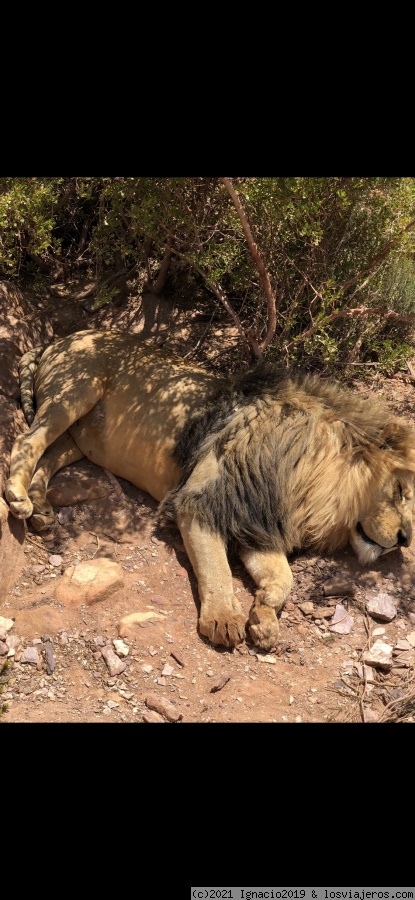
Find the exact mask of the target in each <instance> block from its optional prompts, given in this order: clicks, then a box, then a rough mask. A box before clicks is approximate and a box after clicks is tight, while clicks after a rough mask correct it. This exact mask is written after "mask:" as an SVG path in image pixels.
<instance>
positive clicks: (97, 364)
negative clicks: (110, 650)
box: [6, 331, 415, 650]
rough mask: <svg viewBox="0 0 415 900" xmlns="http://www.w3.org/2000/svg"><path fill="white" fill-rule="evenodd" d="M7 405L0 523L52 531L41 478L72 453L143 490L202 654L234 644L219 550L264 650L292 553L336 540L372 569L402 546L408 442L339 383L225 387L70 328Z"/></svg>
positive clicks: (264, 372)
mask: <svg viewBox="0 0 415 900" xmlns="http://www.w3.org/2000/svg"><path fill="white" fill-rule="evenodd" d="M21 396H22V405H23V409H24V411H25V414H26V417H27V419H28V421H29V423H32V424H31V425H30V429H29V431H28V432H26V433H24V434H21V435H20V436H19V437H18V438H17V440H16V442H15V444H14V447H13V450H12V455H11V466H10V478H9V480H8V482H7V486H6V498H7V501H8V503H9V506H10V509H11V511H12V513H13V514H14V515H15V516H17V517H18V518H21V519H28V518H31V522H32V524H33V527H34V528H35V529H37V530H38V531H42V530H45V529H48V528H50V527H51V525H52V523H53V511H52V508H51V506H50V504H49V502H48V500H47V499H46V491H47V486H48V482H49V480H50V478H51V477H52V475H53V474H54V473H55V472H57V471H58V469H60V468H62V466H66V465H68V464H69V463H72V462H76V461H77V460H79V459H81V458H82V457H83V456H86V457H87V458H88V459H90V460H92V462H94V463H96V464H97V465H100V466H104V467H105V468H106V469H108V470H109V471H110V472H113V473H114V475H118V476H120V477H121V478H125V479H127V480H128V481H131V482H132V483H133V484H134V485H136V486H137V487H138V488H140V489H142V490H144V491H148V493H149V494H151V495H152V497H154V498H155V499H156V500H159V501H161V506H160V515H161V517H162V520H164V521H167V522H174V523H175V524H176V525H177V526H178V527H179V529H180V531H181V534H182V537H183V541H184V544H185V547H186V551H187V553H188V555H189V558H190V561H191V563H192V566H193V569H194V571H195V574H196V577H197V581H198V588H199V597H200V618H199V628H200V632H201V634H202V635H205V636H206V637H208V638H209V640H210V641H211V642H212V643H213V644H222V645H225V646H227V647H232V646H234V645H235V644H238V643H240V642H241V641H243V640H244V638H245V628H246V624H247V623H246V616H245V615H244V613H243V610H242V608H241V606H240V604H239V603H238V600H237V599H236V598H235V597H234V596H233V589H232V576H231V571H230V568H229V564H228V559H227V548H228V546H230V545H233V546H235V547H236V548H237V550H238V552H239V555H240V557H241V559H242V561H243V563H244V565H245V566H246V568H247V570H248V572H249V573H250V575H251V576H252V578H253V579H254V581H255V583H256V585H257V588H258V589H257V591H256V595H255V599H254V602H253V604H252V608H251V611H250V613H249V631H250V635H251V638H252V640H253V641H254V643H255V644H256V645H257V646H258V647H260V648H261V649H264V650H269V649H271V648H272V647H274V646H275V644H276V642H277V639H278V618H277V616H278V613H279V612H280V611H281V609H282V607H283V605H284V602H285V600H286V598H287V596H288V594H289V592H290V590H291V587H292V582H293V578H292V573H291V570H290V567H289V565H288V562H287V555H289V554H290V553H292V551H293V550H299V549H301V548H303V549H306V548H314V550H316V551H317V552H323V551H326V552H330V553H331V552H332V551H334V550H336V549H338V548H340V547H344V546H345V545H346V544H347V543H348V542H350V544H351V546H352V547H353V549H354V551H355V552H356V554H357V556H358V558H359V560H360V562H361V563H362V564H364V565H370V564H372V563H374V562H375V561H376V560H377V559H378V557H380V556H382V555H383V554H385V553H389V552H390V551H391V550H393V549H395V548H396V547H407V546H408V545H409V543H410V541H411V538H412V515H413V504H414V477H415V431H414V429H412V428H411V427H410V426H409V425H408V424H406V423H405V422H404V421H401V420H399V419H397V418H395V417H394V416H393V415H391V413H390V412H388V410H387V409H386V408H385V407H384V406H382V405H381V404H380V403H378V402H375V401H373V400H372V399H371V400H370V401H369V400H365V399H362V398H361V397H359V396H357V395H356V394H353V393H352V392H350V391H346V390H344V389H343V388H341V387H340V386H339V385H338V384H335V383H332V382H326V381H321V380H320V379H319V378H317V377H315V376H310V375H305V376H301V377H300V376H293V377H282V378H281V377H280V376H278V375H277V373H276V372H275V370H274V369H273V368H272V367H270V366H267V365H263V366H260V367H257V368H256V369H253V370H252V371H249V372H248V373H245V374H244V375H242V376H241V377H239V378H238V379H236V380H234V381H233V382H232V383H231V384H230V383H229V382H228V381H227V380H223V379H220V378H218V377H216V376H215V375H212V374H210V373H208V372H205V371H204V370H203V369H200V368H197V367H195V366H192V365H188V364H187V363H185V362H184V361H182V360H181V359H179V358H175V357H172V356H170V355H168V354H166V353H164V351H161V350H157V349H154V348H153V347H151V346H148V345H146V344H144V343H143V342H142V341H141V340H140V339H139V338H138V337H136V336H135V335H131V334H125V333H121V332H111V331H97V332H93V331H81V332H79V333H77V334H73V335H71V336H70V337H67V338H64V339H63V340H60V341H58V342H57V343H55V344H53V345H51V346H49V347H48V348H47V349H46V350H44V351H42V350H41V349H38V350H35V351H30V352H29V353H27V354H25V355H24V356H23V357H22V362H21ZM35 406H36V414H35V412H34V409H35Z"/></svg>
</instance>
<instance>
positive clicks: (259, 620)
mask: <svg viewBox="0 0 415 900" xmlns="http://www.w3.org/2000/svg"><path fill="white" fill-rule="evenodd" d="M279 631H280V629H279V624H278V619H277V617H276V615H275V612H274V610H273V609H272V608H271V607H269V606H264V607H258V606H256V607H255V606H254V607H253V608H252V609H251V612H250V614H249V632H250V635H251V638H252V640H253V642H254V644H256V646H257V647H259V648H260V649H261V650H271V648H272V647H275V645H276V644H277V643H278V637H279Z"/></svg>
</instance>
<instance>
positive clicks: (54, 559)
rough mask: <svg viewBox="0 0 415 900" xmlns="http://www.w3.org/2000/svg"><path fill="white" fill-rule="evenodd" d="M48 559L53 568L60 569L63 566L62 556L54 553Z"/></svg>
mask: <svg viewBox="0 0 415 900" xmlns="http://www.w3.org/2000/svg"><path fill="white" fill-rule="evenodd" d="M48 558H49V562H50V564H51V566H57V567H59V566H61V565H62V557H61V556H58V554H54V553H53V554H52V555H51V556H49V557H48Z"/></svg>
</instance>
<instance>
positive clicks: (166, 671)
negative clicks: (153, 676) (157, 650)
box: [161, 663, 174, 676]
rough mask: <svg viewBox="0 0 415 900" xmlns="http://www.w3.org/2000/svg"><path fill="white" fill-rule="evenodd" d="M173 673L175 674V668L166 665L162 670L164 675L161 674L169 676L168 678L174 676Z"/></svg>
mask: <svg viewBox="0 0 415 900" xmlns="http://www.w3.org/2000/svg"><path fill="white" fill-rule="evenodd" d="M173 672H174V666H170V665H169V663H166V664H165V665H164V666H163V669H162V673H161V674H162V675H167V676H168V675H173Z"/></svg>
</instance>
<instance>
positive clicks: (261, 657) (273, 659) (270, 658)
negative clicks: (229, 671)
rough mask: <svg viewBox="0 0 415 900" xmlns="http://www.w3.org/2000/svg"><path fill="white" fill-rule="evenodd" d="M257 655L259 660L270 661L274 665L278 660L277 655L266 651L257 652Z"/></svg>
mask: <svg viewBox="0 0 415 900" xmlns="http://www.w3.org/2000/svg"><path fill="white" fill-rule="evenodd" d="M255 656H256V658H257V660H258V662H264V663H270V664H271V665H272V666H273V665H275V663H276V662H277V657H276V656H272V655H271V654H270V653H266V654H265V655H263V654H262V653H255Z"/></svg>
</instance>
